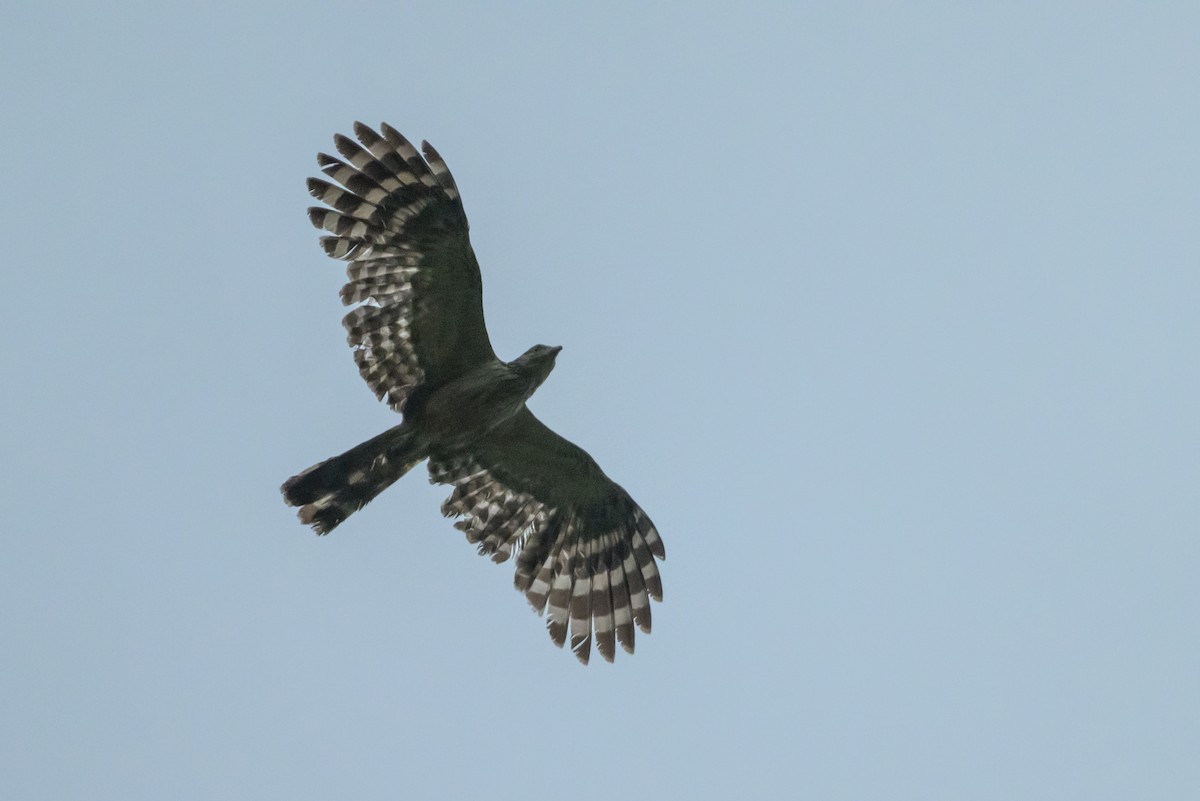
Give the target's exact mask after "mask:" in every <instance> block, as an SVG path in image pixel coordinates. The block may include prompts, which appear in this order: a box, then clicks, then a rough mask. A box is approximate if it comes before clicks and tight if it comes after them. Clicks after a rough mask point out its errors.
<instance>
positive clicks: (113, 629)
mask: <svg viewBox="0 0 1200 801" xmlns="http://www.w3.org/2000/svg"><path fill="white" fill-rule="evenodd" d="M645 5H646V4H632V3H629V4H625V3H608V4H603V5H600V4H593V5H591V6H588V7H584V6H583V5H582V4H570V5H568V4H550V3H545V4H485V3H439V4H432V3H430V4H404V3H379V4H371V3H364V4H355V5H350V4H347V5H343V6H338V5H337V4H331V3H271V4H269V3H257V4H254V3H251V4H245V3H224V2H216V3H209V4H204V5H199V4H196V5H186V6H185V5H182V4H179V5H178V6H175V7H172V5H171V4H161V3H144V4H143V3H125V4H121V5H119V6H117V7H114V6H111V5H104V4H88V3H39V4H33V3H25V4H20V7H17V6H14V7H13V8H10V9H8V10H7V11H6V13H5V22H4V24H3V27H0V76H2V77H0V81H2V83H3V98H4V102H3V103H0V131H2V134H3V137H4V139H3V141H4V152H5V153H6V156H7V159H6V166H5V169H4V176H5V183H6V191H5V192H3V193H0V196H2V199H0V204H3V208H2V210H0V211H2V213H0V221H2V222H0V224H2V225H3V232H4V234H5V241H6V243H7V254H8V255H7V258H6V269H4V270H3V271H2V272H0V303H2V304H3V310H2V313H0V333H2V335H3V336H2V337H0V355H2V357H3V364H4V367H5V369H4V373H5V375H6V376H7V380H6V381H5V382H4V383H5V387H6V388H5V389H4V391H3V392H2V393H0V411H2V414H0V420H3V421H4V422H3V425H2V426H0V449H2V452H3V453H4V454H6V458H5V459H4V465H5V468H6V469H5V471H4V473H5V476H4V480H3V482H2V484H0V485H2V486H3V491H2V495H0V497H2V498H3V500H4V502H5V506H6V508H7V514H6V521H5V525H4V532H5V536H4V542H5V543H6V547H5V552H6V553H5V556H4V558H3V559H0V608H3V610H4V613H3V615H0V641H2V642H3V646H2V647H0V676H2V677H3V681H2V682H0V720H3V721H4V724H3V726H0V765H2V766H3V767H0V797H3V798H5V799H14V800H15V799H22V801H25V800H29V801H41V800H43V799H44V800H45V801H67V800H69V799H121V801H140V800H141V799H146V800H147V801H150V800H153V801H161V799H172V800H173V801H180V800H182V801H190V800H191V799H196V800H197V801H200V800H201V799H203V800H204V801H211V799H216V798H220V799H226V798H228V799H238V798H247V799H250V798H253V799H273V798H286V799H289V801H308V800H309V799H313V800H314V801H315V800H316V799H330V798H346V799H393V798H414V799H417V798H450V799H454V798H463V799H474V798H487V799H530V798H539V797H551V798H572V799H578V801H589V800H590V799H612V798H620V797H622V796H630V797H634V798H642V797H645V798H658V799H664V800H665V799H714V800H715V799H721V800H724V799H731V798H762V799H778V798H812V799H821V801H830V800H836V799H855V800H857V799H861V800H862V801H880V799H886V800H887V801H904V800H906V799H912V800H913V801H929V800H930V799H956V800H970V801H975V800H976V799H979V800H981V801H985V800H986V801H990V800H994V801H1014V799H1020V800H1021V801H1029V800H1030V799H1047V800H1048V801H1064V800H1070V799H1079V800H1080V801H1101V800H1103V799H1114V800H1116V799H1120V800H1121V801H1126V800H1127V799H1132V798H1145V799H1155V800H1156V801H1170V800H1173V799H1180V801H1185V800H1186V801H1191V799H1195V798H1200V759H1198V758H1197V755H1198V754H1200V681H1198V680H1197V677H1198V676H1200V643H1198V641H1197V625H1196V614H1197V610H1198V609H1200V537H1198V536H1197V535H1198V533H1200V531H1198V528H1200V525H1198V523H1197V520H1198V519H1200V502H1198V498H1200V493H1198V492H1197V488H1198V487H1200V417H1198V414H1197V410H1198V409H1200V369H1198V362H1197V356H1196V351H1197V345H1198V344H1200V240H1198V237H1197V231H1198V228H1197V222H1198V220H1200V101H1198V97H1200V96H1198V94H1197V86H1198V85H1200V6H1196V5H1195V4H1192V3H1165V2H1160V3H1155V2H1150V3H1082V2H1081V3H1053V2H1050V3H1047V2H1036V3H1033V2H1030V3H1016V2H1009V3H1002V4H962V3H908V4H898V3H826V4H798V3H789V4H784V3H780V4H755V3H750V4H739V5H738V6H737V10H736V11H734V10H730V9H731V7H728V6H725V5H717V4H713V5H708V6H705V5H703V4H699V3H696V4H674V5H672V4H667V3H663V4H655V5H654V7H653V9H652V10H648V9H647V8H646V7H645ZM356 119H361V120H363V121H365V122H367V123H369V124H371V125H378V123H379V122H381V121H385V120H386V121H387V122H389V123H390V124H392V125H394V126H395V127H397V128H398V129H399V130H401V131H402V132H404V133H405V134H406V135H407V136H409V138H411V139H413V140H414V141H419V140H421V139H428V140H429V141H431V142H432V143H433V144H434V145H435V146H436V147H437V148H438V150H439V151H440V152H441V154H442V156H443V157H445V159H446V161H447V162H448V164H449V165H450V168H451V169H452V170H453V172H454V175H455V178H456V179H457V182H458V185H459V187H460V189H461V190H462V194H463V198H464V201H465V204H466V210H467V214H468V216H469V218H470V220H471V224H472V240H473V243H474V247H475V251H476V253H477V255H478V257H479V260H480V263H481V265H482V272H483V282H484V303H485V308H486V313H487V317H488V323H489V329H490V332H491V337H492V340H493V342H494V344H495V346H496V349H497V351H498V352H499V353H500V354H501V356H502V357H504V358H509V359H511V358H515V357H516V356H517V355H519V354H520V353H521V352H522V351H523V350H524V349H525V348H527V347H528V346H529V345H532V344H534V343H538V342H545V343H547V344H558V345H563V346H564V350H563V353H562V355H561V356H560V357H559V360H558V367H557V369H556V370H555V372H554V374H553V375H552V376H551V377H550V379H549V380H548V381H547V383H546V384H545V385H544V386H543V387H542V388H541V389H540V390H539V391H538V393H537V395H536V396H535V397H534V398H533V400H532V401H531V407H532V408H533V409H534V411H535V412H536V413H537V414H538V415H539V416H540V417H541V418H542V419H543V420H545V421H546V422H547V423H548V424H549V425H551V426H553V427H554V428H555V429H557V430H558V431H559V432H560V433H562V434H563V435H565V436H567V437H569V438H571V439H572V440H574V441H575V442H577V443H578V444H580V445H581V446H582V447H584V448H585V449H587V450H588V451H589V452H590V453H591V454H592V455H593V456H594V457H595V458H596V459H597V461H599V462H600V464H601V465H602V466H603V467H604V469H605V470H606V472H608V474H609V475H611V476H612V477H613V478H615V479H616V480H617V481H619V482H620V483H621V484H622V485H623V486H624V487H625V488H626V489H628V490H629V492H630V493H631V494H632V495H633V497H634V498H636V499H637V501H638V502H639V503H640V504H641V505H642V506H643V507H644V508H645V509H646V510H647V512H648V513H649V514H650V515H651V516H652V517H653V518H654V520H655V522H656V523H657V525H658V528H659V530H660V531H661V532H662V536H663V539H664V541H665V543H666V549H667V560H666V562H665V563H664V564H663V583H664V588H665V600H664V603H662V604H661V605H656V607H655V610H654V632H653V634H651V635H649V636H643V637H639V639H638V652H637V654H636V655H634V656H632V657H630V656H627V655H625V654H623V653H620V654H618V658H617V662H616V664H614V665H607V664H604V663H602V662H601V661H600V660H598V659H596V660H593V664H592V665H590V666H589V667H586V668H584V667H581V666H580V665H579V664H577V663H576V661H575V659H574V658H573V657H572V656H571V655H570V654H569V652H566V651H559V650H558V649H556V648H555V647H554V646H553V644H552V643H551V642H550V639H549V638H548V637H547V636H546V633H545V631H544V627H543V623H542V621H541V620H539V619H538V618H537V617H536V615H534V614H533V613H531V612H530V610H529V608H528V605H527V604H526V602H525V601H524V599H523V598H522V597H521V596H520V595H519V594H518V593H517V592H515V591H514V590H513V589H512V567H511V565H504V566H496V565H493V564H492V563H491V562H490V561H489V560H487V559H484V558H480V557H479V556H476V555H475V553H474V549H473V548H472V547H471V546H470V545H469V544H468V543H466V542H465V540H464V538H463V536H462V534H460V533H459V532H458V531H456V530H454V529H453V528H452V527H451V525H450V522H449V521H446V520H444V519H443V518H442V517H441V515H440V514H439V511H438V507H439V504H440V502H441V500H442V499H443V498H444V497H445V496H446V495H447V494H448V490H447V489H446V488H444V487H432V486H430V485H429V484H428V483H427V482H426V481H425V480H424V474H423V471H414V472H413V473H412V474H411V475H410V476H409V477H407V478H406V479H405V480H403V481H402V482H401V483H399V484H397V485H396V486H395V487H393V488H392V489H390V490H389V491H388V492H387V493H386V494H385V495H383V496H382V497H381V498H380V499H378V500H377V501H375V502H374V503H372V504H371V505H370V506H368V507H367V508H366V509H364V510H363V511H362V512H360V513H358V514H357V515H355V516H354V517H352V518H351V519H350V520H349V521H347V523H345V524H344V525H343V526H342V527H340V528H339V529H338V530H337V531H336V532H334V533H333V535H331V536H330V537H328V538H323V539H318V538H317V537H315V536H313V534H312V533H311V532H310V531H309V530H308V529H307V528H305V527H303V526H302V525H301V524H300V523H299V522H297V520H296V519H295V517H294V514H293V510H290V509H288V508H286V507H285V506H284V505H283V503H282V501H281V499H280V496H279V493H278V486H279V484H280V483H282V481H283V480H284V479H286V478H287V477H288V476H290V475H292V474H293V473H295V472H297V471H299V470H301V469H303V468H305V467H307V466H308V465H310V464H312V463H313V462H315V461H317V460H319V459H321V458H324V457H327V456H330V455H333V454H335V453H338V452H341V451H343V450H345V449H346V448H349V447H350V446H352V445H355V444H357V443H358V442H360V441H362V440H364V439H366V438H368V437H370V436H372V435H374V434H376V433H378V432H380V431H382V430H383V429H384V428H386V427H388V426H390V425H392V424H394V423H395V422H398V418H397V417H396V416H395V415H394V414H392V413H391V412H389V411H388V410H387V408H386V407H384V406H382V405H381V404H379V403H377V402H376V401H375V399H374V397H373V396H372V394H371V392H370V390H369V389H368V388H367V387H366V386H365V384H364V383H363V382H362V381H361V379H360V378H359V376H358V373H357V370H356V369H355V366H354V363H353V360H352V358H351V354H350V351H349V348H348V347H347V346H346V344H345V335H344V332H343V331H342V328H341V325H340V319H341V316H342V314H343V313H344V310H343V308H342V307H341V305H340V303H339V300H338V296H337V291H338V289H339V287H340V286H341V284H342V282H343V274H342V271H341V265H339V264H338V263H337V262H334V261H331V260H329V259H327V258H326V257H325V256H324V255H323V254H322V252H321V250H320V248H319V247H318V246H317V237H318V236H319V234H318V232H316V231H314V230H313V229H312V228H311V226H310V225H309V223H308V220H307V218H306V216H305V213H304V209H305V208H306V207H307V206H308V205H310V204H311V202H312V201H311V199H310V198H309V197H308V195H307V193H306V192H305V189H304V180H305V178H307V177H309V176H310V175H313V174H315V173H316V170H317V166H316V162H315V155H316V153H317V151H319V150H329V149H330V148H331V146H332V136H333V134H334V133H337V132H343V133H346V132H349V131H350V128H351V126H352V124H353V122H354V120H356Z"/></svg>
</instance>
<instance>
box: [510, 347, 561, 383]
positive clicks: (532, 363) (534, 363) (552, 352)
mask: <svg viewBox="0 0 1200 801" xmlns="http://www.w3.org/2000/svg"><path fill="white" fill-rule="evenodd" d="M560 350H562V346H561V345H555V346H554V347H550V346H549V345H534V346H533V347H532V348H530V349H529V350H527V351H525V352H524V353H522V354H521V355H520V356H518V357H517V358H516V361H514V362H513V363H512V364H513V367H516V368H517V369H518V370H521V371H522V372H524V373H526V374H527V375H529V376H530V377H532V378H533V380H534V386H535V387H536V386H538V385H540V384H541V383H542V382H543V381H545V380H546V376H548V375H550V371H551V370H553V369H554V360H555V359H556V358H558V352H559V351H560Z"/></svg>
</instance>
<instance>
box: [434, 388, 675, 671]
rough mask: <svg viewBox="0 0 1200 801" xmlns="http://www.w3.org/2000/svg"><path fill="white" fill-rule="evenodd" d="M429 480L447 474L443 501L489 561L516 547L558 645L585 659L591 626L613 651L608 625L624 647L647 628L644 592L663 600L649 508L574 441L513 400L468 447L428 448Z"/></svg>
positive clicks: (523, 583)
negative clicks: (504, 417) (505, 415)
mask: <svg viewBox="0 0 1200 801" xmlns="http://www.w3.org/2000/svg"><path fill="white" fill-rule="evenodd" d="M429 472H430V476H431V478H432V480H433V481H435V482H437V483H440V484H453V485H454V492H453V493H452V494H451V495H450V497H449V498H448V499H447V500H446V502H445V503H444V504H443V505H442V512H443V513H444V514H446V515H447V516H461V517H462V519H461V520H459V521H458V522H457V523H455V527H456V528H459V529H460V530H462V531H464V532H466V535H467V539H468V540H469V541H470V542H473V543H477V544H478V546H479V552H480V553H482V554H490V555H491V556H492V559H493V560H495V561H497V562H503V561H505V560H507V559H508V558H509V557H510V556H511V555H512V553H513V551H519V553H518V556H517V573H516V582H515V583H516V586H517V589H518V590H521V591H523V592H524V593H525V596H526V597H527V598H528V599H529V602H530V603H531V604H533V608H534V609H536V610H537V611H538V614H542V613H543V612H544V611H546V610H547V609H548V610H549V611H548V621H547V627H548V628H549V630H550V636H551V637H552V638H553V639H554V642H555V643H557V644H558V645H560V646H561V645H562V644H563V642H564V641H565V640H566V636H567V630H568V628H569V629H570V634H571V648H572V650H574V652H575V655H576V656H577V657H579V659H580V661H582V662H584V663H586V662H587V661H588V656H589V653H590V650H591V638H592V633H593V631H594V632H595V638H596V645H597V648H598V649H599V651H600V654H601V655H602V656H603V657H604V658H605V659H607V660H608V661H610V662H611V661H612V660H613V657H614V655H615V650H616V649H615V647H614V635H615V639H616V641H618V642H620V644H621V645H622V647H624V648H625V650H626V651H628V652H630V653H633V641H634V624H635V623H636V624H637V626H638V627H639V628H641V629H642V631H645V632H649V631H650V600H649V599H650V598H654V599H655V600H656V601H661V600H662V583H661V581H660V579H659V574H658V566H657V565H656V564H655V561H654V559H655V557H658V558H659V559H664V558H665V557H666V553H665V551H664V549H663V544H662V540H661V539H660V538H659V536H658V531H656V530H655V528H654V524H653V523H652V522H650V518H649V517H648V516H647V515H646V513H645V512H643V511H642V509H641V507H639V506H638V505H637V504H636V503H635V502H634V501H633V499H632V498H630V497H629V494H628V493H626V492H625V490H623V489H621V487H619V486H618V485H617V484H616V483H614V482H613V481H612V480H611V479H610V478H609V477H608V476H606V475H604V472H603V471H602V470H601V469H600V467H599V465H597V464H596V462H595V461H594V460H593V459H592V457H590V456H588V454H587V453H586V452H585V451H584V450H583V449H582V448H579V447H578V446H576V445H574V444H573V443H571V442H568V441H567V440H565V439H563V438H562V437H560V436H559V435H558V434H555V433H554V432H553V431H551V430H550V429H549V428H547V427H546V426H545V425H543V424H542V422H541V421H540V420H538V419H537V418H536V417H534V416H533V413H532V412H530V411H529V409H528V408H522V410H521V411H520V412H518V413H517V415H516V416H515V417H513V418H512V419H511V420H510V421H508V422H506V423H504V424H502V425H501V426H499V427H497V428H496V429H494V430H493V431H492V432H490V433H489V434H487V435H486V436H485V437H483V438H482V439H481V440H479V441H478V442H476V443H474V444H473V445H472V446H471V448H470V450H469V451H467V452H463V451H459V452H455V453H452V454H445V455H438V454H435V455H434V456H433V458H431V460H430V463H429Z"/></svg>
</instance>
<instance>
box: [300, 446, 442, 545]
mask: <svg viewBox="0 0 1200 801" xmlns="http://www.w3.org/2000/svg"><path fill="white" fill-rule="evenodd" d="M426 455H427V454H424V453H421V452H420V450H419V449H418V447H417V445H416V443H415V442H414V438H413V435H412V431H411V430H410V429H409V428H408V427H407V426H405V425H404V424H403V423H402V424H400V425H398V426H396V427H395V428H392V429H389V430H387V431H385V432H383V433H382V434H380V435H379V436H377V437H375V438H374V439H369V440H367V441H366V442H364V443H363V444H361V445H358V446H355V447H353V448H351V449H350V450H348V451H346V452H345V453H343V454H342V455H341V456H334V457H333V458H331V459H326V460H325V461H323V462H318V463H317V464H315V465H313V466H312V467H310V468H308V469H307V470H305V471H304V472H303V473H300V474H299V475H295V476H292V477H291V478H289V479H288V480H287V481H285V482H283V486H282V487H281V488H280V491H281V492H283V500H284V501H285V502H286V503H287V505H288V506H299V507H300V512H299V517H300V522H301V523H304V524H306V525H311V526H312V527H313V530H314V531H316V532H317V533H318V534H328V533H329V532H330V531H333V529H335V528H336V527H337V525H338V524H339V523H341V522H342V521H343V520H345V519H346V518H347V517H349V516H350V515H352V514H354V513H355V512H357V511H358V510H359V509H361V508H363V507H364V506H366V505H367V503H368V502H369V501H371V499H373V498H374V497H375V496H376V495H378V494H379V493H381V492H383V491H384V490H385V489H387V488H388V487H389V486H391V484H392V483H393V482H394V481H396V479H398V478H400V477H401V476H403V475H404V474H405V473H407V472H408V471H409V470H411V469H413V467H415V466H416V465H418V464H420V463H421V462H422V461H423V460H424V459H425V457H426Z"/></svg>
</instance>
